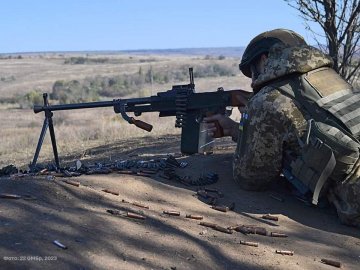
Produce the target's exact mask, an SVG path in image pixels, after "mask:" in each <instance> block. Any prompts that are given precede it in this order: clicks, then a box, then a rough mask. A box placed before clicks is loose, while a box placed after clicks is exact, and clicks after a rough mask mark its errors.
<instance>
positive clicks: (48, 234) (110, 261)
mask: <svg viewBox="0 0 360 270" xmlns="http://www.w3.org/2000/svg"><path fill="white" fill-rule="evenodd" d="M178 145H179V138H178V137H177V136H171V137H160V138H146V141H145V143H142V144H140V143H139V142H137V141H136V140H134V141H126V142H125V141H124V142H123V144H120V143H119V144H116V145H108V146H106V147H103V148H98V149H93V150H92V151H91V152H89V153H88V155H90V156H88V157H87V159H88V160H85V161H83V163H87V162H89V163H91V162H92V163H94V162H95V161H99V160H105V159H106V157H109V156H110V155H111V156H112V158H113V159H114V158H115V157H116V159H118V160H120V159H130V158H136V159H141V158H149V157H164V156H166V154H167V153H179V147H178ZM234 148H235V145H234V144H233V143H232V142H230V141H228V140H223V141H221V142H220V143H219V144H218V146H217V149H216V151H215V153H214V154H212V155H207V156H203V155H194V156H189V157H180V158H178V161H185V162H187V163H188V166H187V167H185V168H177V169H176V170H175V171H176V173H177V174H178V175H179V176H191V177H192V178H193V179H197V178H198V177H199V176H200V175H201V174H206V173H208V172H214V173H217V174H218V176H219V180H218V181H217V183H215V184H212V185H207V186H205V187H207V188H213V189H217V190H219V191H221V193H222V194H223V195H224V196H223V197H221V198H219V199H218V204H219V205H225V206H230V205H231V204H232V203H234V205H235V207H234V209H233V210H232V211H231V210H230V211H228V212H221V211H217V210H214V209H212V208H211V206H210V205H209V204H208V201H207V199H203V198H201V197H199V196H198V195H197V194H196V191H197V189H198V188H199V187H197V186H187V185H184V184H182V183H180V182H178V181H174V180H167V179H164V178H161V177H160V176H159V174H155V175H152V176H151V177H144V176H138V175H124V174H118V173H117V172H113V173H110V174H106V175H82V176H79V177H71V178H66V177H55V179H52V177H49V176H46V175H44V176H35V177H30V176H26V177H11V178H0V193H1V194H4V193H7V194H16V195H20V196H22V197H21V198H19V199H8V198H0V202H1V209H0V243H1V245H0V269H335V267H333V266H329V265H326V264H324V263H322V262H321V259H323V258H326V259H332V260H335V261H339V262H341V267H342V268H343V269H359V268H358V266H359V265H360V238H359V236H360V232H359V230H358V229H355V228H350V227H346V226H343V225H341V224H340V223H339V221H338V219H337V217H336V214H335V212H334V210H333V209H331V208H327V209H318V208H313V207H309V206H306V205H304V203H302V202H300V201H298V200H297V199H296V198H295V197H293V196H292V195H290V194H289V192H287V191H286V189H284V188H281V189H282V190H280V188H273V189H272V190H270V191H267V192H261V193H256V192H246V191H243V190H240V189H239V188H238V186H237V185H236V183H234V181H233V180H232V170H231V162H232V153H233V152H234ZM68 161H69V162H70V161H71V160H68ZM65 180H71V181H74V182H79V183H80V185H79V186H78V187H77V186H73V185H70V184H68V183H65V182H64V181H65ZM201 188H204V187H201ZM104 189H108V190H111V191H114V192H115V193H116V192H117V193H119V195H114V194H111V193H106V192H104V191H102V190H104ZM209 193H214V192H209ZM214 194H215V193H214ZM276 198H277V199H280V198H281V199H283V201H280V200H277V199H276ZM123 200H125V201H127V202H124V201H123ZM133 202H138V203H141V204H143V205H146V206H148V207H149V209H147V208H142V207H139V206H136V205H134V204H132V203H133ZM109 209H110V210H120V211H124V212H132V213H137V214H140V215H142V216H144V217H145V219H144V220H138V219H133V218H128V217H123V216H117V215H111V214H110V213H108V212H107V210H109ZM164 210H173V211H179V212H180V216H170V215H167V214H164V213H163V211H164ZM121 213H122V212H121ZM269 213H270V214H272V215H274V216H277V217H278V218H279V220H278V221H271V220H264V219H262V218H261V217H262V215H264V214H269ZM188 214H192V215H201V216H203V220H195V219H189V218H186V217H185V215H188ZM200 222H210V223H215V224H218V225H219V226H222V227H229V226H235V225H256V226H259V227H263V228H265V229H266V230H267V233H268V234H270V233H271V232H277V233H283V234H285V235H287V236H288V237H286V238H279V237H271V236H269V235H267V236H263V235H258V234H247V235H246V234H243V233H241V232H236V231H233V233H232V234H228V233H224V232H220V231H217V230H214V229H213V228H209V227H204V226H201V225H199V223H200ZM54 240H58V241H59V242H60V243H61V244H63V245H65V246H66V247H67V249H62V248H61V247H59V246H57V245H55V244H54V243H53V241H54ZM240 241H250V242H256V243H258V247H252V246H247V245H242V244H240ZM276 250H285V251H293V252H294V254H293V256H289V255H281V254H277V253H276Z"/></svg>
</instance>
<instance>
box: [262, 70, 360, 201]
mask: <svg viewBox="0 0 360 270" xmlns="http://www.w3.org/2000/svg"><path fill="white" fill-rule="evenodd" d="M269 86H272V87H274V88H276V89H278V90H280V91H281V92H282V93H283V94H285V95H287V96H289V97H290V98H292V99H293V100H294V102H295V104H296V105H297V106H298V107H299V108H300V109H301V110H304V111H306V112H307V114H308V115H309V119H306V120H307V122H308V125H307V130H306V133H305V135H304V136H303V137H302V138H298V139H299V144H300V146H301V155H300V156H297V157H295V158H293V159H288V158H285V164H288V166H285V169H284V171H285V173H284V175H285V177H286V178H288V180H289V181H290V182H292V183H293V184H294V185H295V186H296V187H297V188H298V189H300V190H302V193H303V194H304V193H306V192H307V191H311V193H312V203H313V204H315V205H316V204H318V199H319V196H320V195H321V194H323V193H324V192H325V190H326V188H327V187H328V186H329V185H331V183H332V181H336V182H341V181H344V180H346V179H347V177H349V176H351V174H352V172H353V171H354V170H355V169H356V168H357V167H358V166H359V149H360V143H359V138H360V92H359V91H357V90H355V89H353V87H352V86H351V85H350V84H348V83H347V82H346V81H345V80H343V79H342V78H341V77H340V76H339V75H338V74H337V73H336V72H335V71H334V70H333V69H331V68H327V67H325V68H319V69H315V70H312V71H310V72H308V73H305V74H301V75H299V74H297V75H291V76H290V77H288V79H286V80H281V81H279V82H274V83H272V84H270V85H269ZM330 179H331V181H328V180H330Z"/></svg>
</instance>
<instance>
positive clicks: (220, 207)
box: [211, 205, 229, 212]
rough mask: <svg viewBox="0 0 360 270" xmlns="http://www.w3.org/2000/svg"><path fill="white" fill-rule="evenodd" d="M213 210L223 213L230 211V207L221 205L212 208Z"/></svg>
mask: <svg viewBox="0 0 360 270" xmlns="http://www.w3.org/2000/svg"><path fill="white" fill-rule="evenodd" d="M211 208H212V209H214V210H217V211H221V212H227V211H229V207H227V206H221V205H213V206H211Z"/></svg>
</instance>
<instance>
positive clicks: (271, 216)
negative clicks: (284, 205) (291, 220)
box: [261, 214, 279, 221]
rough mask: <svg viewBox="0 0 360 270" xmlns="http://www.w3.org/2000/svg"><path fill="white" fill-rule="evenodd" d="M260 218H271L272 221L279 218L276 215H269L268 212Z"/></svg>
mask: <svg viewBox="0 0 360 270" xmlns="http://www.w3.org/2000/svg"><path fill="white" fill-rule="evenodd" d="M261 218H263V219H268V220H273V221H278V220H279V218H278V217H277V216H273V215H270V214H267V215H263V216H262V217H261Z"/></svg>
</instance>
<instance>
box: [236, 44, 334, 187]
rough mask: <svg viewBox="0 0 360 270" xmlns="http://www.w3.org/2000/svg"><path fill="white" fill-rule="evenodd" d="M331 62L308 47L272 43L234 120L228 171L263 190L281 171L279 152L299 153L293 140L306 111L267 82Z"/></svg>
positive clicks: (243, 183) (302, 125) (300, 133)
mask: <svg viewBox="0 0 360 270" xmlns="http://www.w3.org/2000/svg"><path fill="white" fill-rule="evenodd" d="M331 65H332V61H331V59H330V58H328V57H327V56H326V55H324V54H323V53H321V52H320V51H319V50H317V49H315V48H313V47H310V46H302V47H285V46H283V45H275V46H273V47H272V48H271V50H270V52H269V56H268V60H267V62H266V64H265V72H264V73H262V74H260V76H259V77H258V78H257V80H255V81H254V82H253V84H252V87H253V89H254V91H259V92H258V93H257V94H256V95H254V96H253V97H252V99H251V100H250V101H249V103H248V105H247V108H246V109H245V112H244V113H243V115H242V119H241V122H240V125H239V129H240V135H239V138H238V143H237V149H236V152H235V156H234V163H233V174H234V179H235V180H236V181H237V182H238V183H239V184H240V186H241V187H242V188H243V189H247V190H263V189H266V188H267V186H268V185H269V184H270V183H271V182H272V180H274V179H275V178H277V177H278V176H279V175H280V172H281V170H282V166H283V156H284V154H285V153H286V152H291V153H293V154H295V155H296V154H299V153H300V146H299V143H298V139H299V138H301V137H302V136H303V134H304V132H305V130H306V118H307V116H306V113H305V112H304V111H301V110H300V109H299V108H298V107H297V106H296V104H295V103H294V101H293V100H292V99H291V98H289V97H288V96H285V95H284V94H282V93H281V92H280V91H279V90H278V89H276V88H274V87H271V86H269V84H270V83H271V82H272V81H273V80H281V79H282V78H284V79H288V77H289V76H288V75H290V74H294V73H306V72H308V71H311V70H314V69H317V68H320V67H324V66H331Z"/></svg>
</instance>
